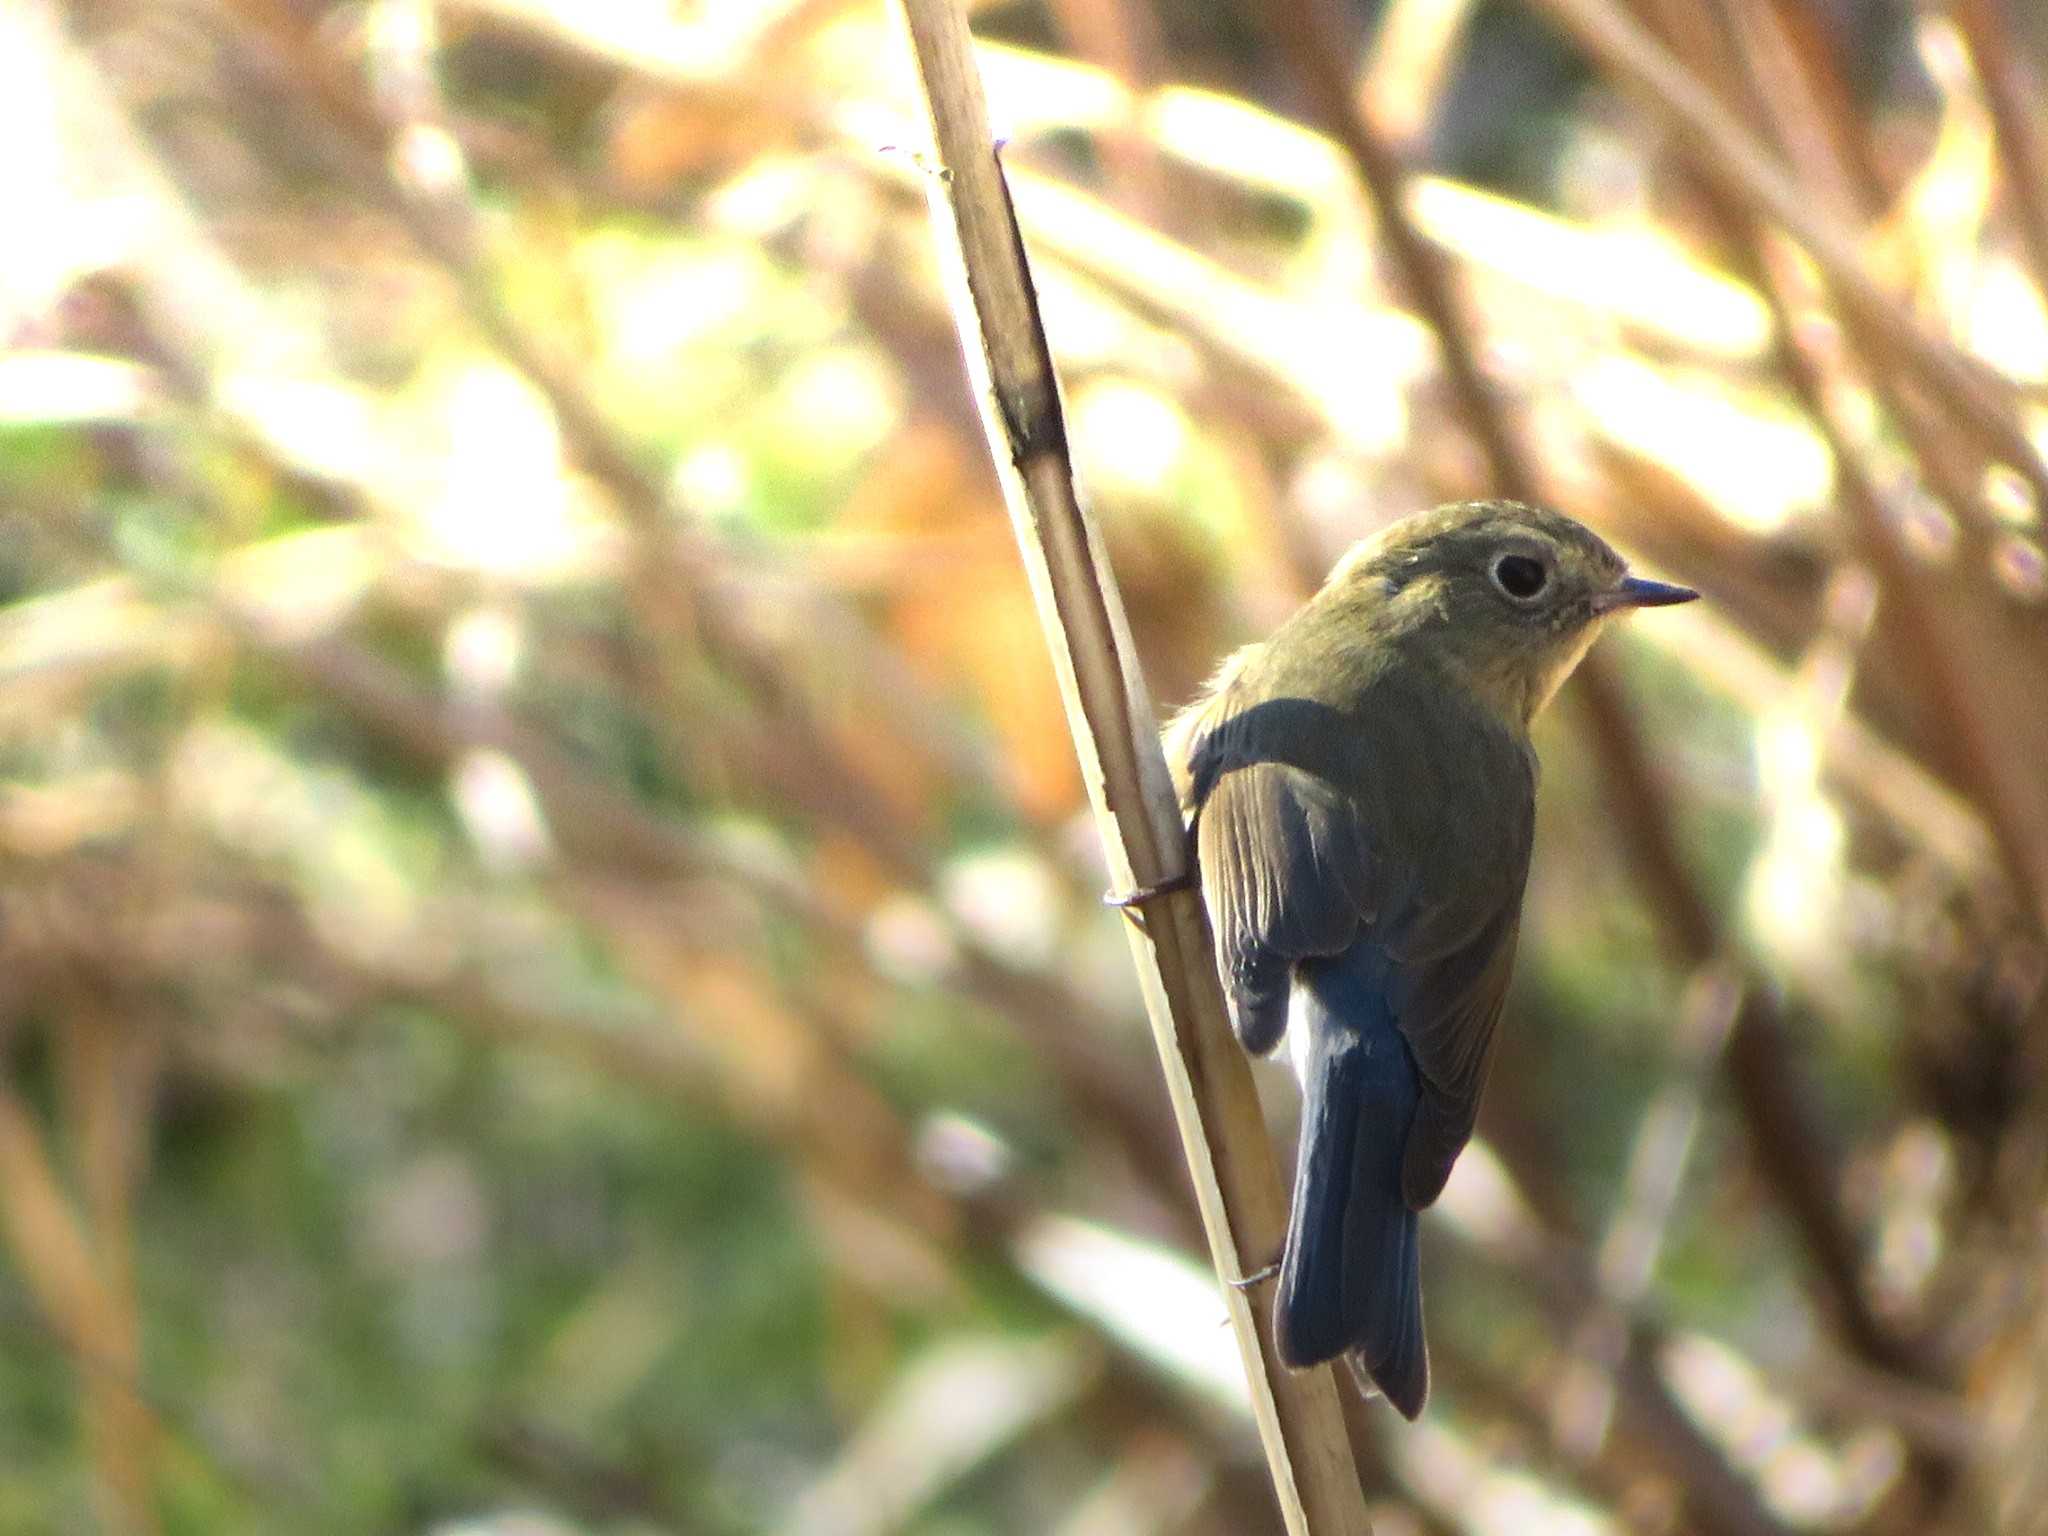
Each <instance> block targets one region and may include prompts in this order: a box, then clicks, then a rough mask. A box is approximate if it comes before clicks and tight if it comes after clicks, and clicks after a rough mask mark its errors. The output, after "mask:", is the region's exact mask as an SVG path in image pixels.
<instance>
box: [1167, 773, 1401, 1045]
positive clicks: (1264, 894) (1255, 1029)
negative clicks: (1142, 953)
mask: <svg viewBox="0 0 2048 1536" xmlns="http://www.w3.org/2000/svg"><path fill="white" fill-rule="evenodd" d="M1195 825H1196V848H1197V855H1198V858H1199V861H1200V865H1201V871H1202V894H1203V896H1204V897H1205V898H1206V900H1207V902H1208V906H1209V917H1210V921H1211V923H1212V924H1213V925H1214V927H1215V932H1216V955H1217V962H1218V965H1219V967H1220V969H1221V971H1222V973H1223V977H1224V980H1225V982H1226V983H1227V991H1228V993H1229V1002H1230V1014H1231V1023H1232V1025H1233V1026H1234V1027H1235V1029H1236V1031H1237V1036H1238V1038H1239V1040H1241V1041H1242V1042H1243V1043H1244V1045H1245V1048H1246V1049H1248V1050H1251V1051H1253V1052H1256V1053H1259V1054H1264V1053H1265V1052H1267V1051H1270V1050H1271V1049H1272V1048H1273V1047H1274V1046H1275V1045H1277V1044H1278V1043H1279V1041H1280V1037H1281V1035H1282V1034H1283V1033H1285V1031H1286V1027H1287V993H1288V985H1289V981H1290V979H1291V973H1292V970H1293V965H1294V962H1295V961H1297V960H1305V959H1308V958H1310V957H1312V956H1316V955H1333V954H1336V953H1338V952H1339V951H1340V950H1342V949H1344V948H1345V947H1346V946H1347V945H1349V944H1350V943H1351V942H1352V941H1353V939H1355V938H1356V937H1357V935H1358V932H1359V930H1360V928H1361V927H1362V926H1363V925H1364V924H1365V923H1367V922H1369V921H1370V920H1371V917H1372V908H1371V904H1370V894H1371V868H1372V863H1371V850H1370V849H1369V848H1368V847H1367V844H1366V839H1365V836H1364V833H1363V829H1362V828H1361V827H1360V825H1359V822H1358V817H1357V814H1356V812H1355V810H1354V808H1353V807H1352V805H1351V803H1350V802H1349V801H1348V800H1347V799H1346V798H1345V797H1344V796H1342V795H1340V794H1338V793H1337V792H1336V791H1335V790H1333V789H1331V788H1330V787H1329V785H1327V784H1325V783H1324V782H1323V781H1322V780H1320V779H1318V778H1316V777H1315V776H1313V775H1311V774H1309V773H1306V772H1304V771H1303V770H1301V769H1299V768H1295V767H1291V766H1289V765H1287V764H1285V763H1277V762H1252V763H1246V764H1244V765H1242V766H1239V767H1234V768H1231V769H1229V770H1228V771H1226V772H1223V773H1221V774H1219V775H1217V776H1215V777H1214V779H1213V782H1212V784H1211V786H1210V787H1209V789H1208V793H1207V795H1206V797H1205V798H1204V799H1203V800H1202V802H1201V805H1200V810H1199V815H1198V816H1197V818H1196V823H1195Z"/></svg>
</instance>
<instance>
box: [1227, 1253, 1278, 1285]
mask: <svg viewBox="0 0 2048 1536" xmlns="http://www.w3.org/2000/svg"><path fill="white" fill-rule="evenodd" d="M1279 1273H1280V1261H1279V1260H1278V1259H1275V1260H1274V1261H1273V1262H1272V1263H1270V1264H1267V1265H1265V1266H1263V1267H1262V1268H1259V1269H1255V1270H1253V1271H1252V1272H1251V1273H1250V1274H1248V1275H1239V1276H1238V1277H1237V1278H1236V1279H1231V1278H1230V1277H1229V1276H1227V1275H1226V1276H1225V1277H1224V1283H1225V1284H1226V1285H1228V1286H1229V1287H1230V1288H1231V1289H1232V1290H1233V1291H1248V1290H1250V1289H1251V1288H1252V1287H1253V1286H1255V1285H1257V1284H1259V1283H1260V1282H1261V1281H1265V1280H1270V1279H1272V1278H1273V1277H1274V1276H1275V1275H1277V1274H1279Z"/></svg>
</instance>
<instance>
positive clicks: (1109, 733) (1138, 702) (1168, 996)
mask: <svg viewBox="0 0 2048 1536" xmlns="http://www.w3.org/2000/svg"><path fill="white" fill-rule="evenodd" d="M902 13H903V16H904V18H905V20H906V22H907V24H908V28H909V33H910V41H911V47H912V50H913V52H914V54H915V56H916V61H917V67H918V74H919V78H920V80H921V82H922V85H923V90H924V99H925V106H926V109H927V112H928V114H929V117H930V123H931V128H932V138H933V143H934V145H935V146H936V152H937V157H938V158H937V162H936V164H935V166H934V167H933V169H932V173H931V178H930V192H931V197H932V205H933V225H934V230H935V234H936V238H937V241H938V245H939V251H940V259H941V261H942V262H943V263H944V264H945V265H946V267H947V270H948V275H949V279H950V286H951V289H952V294H953V299H954V310H955V316H956V319H957V321H958V324H959V327H960V335H961V343H962V346H963V348H964V349H965V351H966V354H967V360H968V368H969V372H970V374H971V375H972V376H973V378H974V381H975V383H976V385H977V388H978V394H979V397H980V402H981V407H982V423H983V426H984V428H985V430H986V432H987V435H988V439H989V447H990V452H991V454H992V456H993V458H994V460H995V465H996V470H997V473H998V476H999V477H1000V479H1001V480H1002V484H1003V492H1004V499H1005V502H1006V504H1007V505H1008V507H1009V509H1010V516H1011V522H1012V526H1013V528H1014V531H1015V533H1016V535H1017V542H1018V547H1019V549H1020V551H1021V553H1022V555H1023V559H1024V564H1025V568H1026V571H1027V572H1028V574H1029V576H1030V579H1031V587H1032V592H1033V595H1034V596H1035V598H1036V600H1037V604H1038V612H1039V618H1040V621H1041V624H1042V626H1043V628H1044V631H1045V635H1046V640H1047V643H1048V644H1049V646H1050V647H1051V650H1052V657H1053V665H1054V668H1055V670H1056V671H1057V673H1058V674H1059V680H1060V691H1061V696H1062V698H1063V699H1064V701H1065V704H1066V710H1067V719H1068V725H1069V727H1070V729H1071V730H1072V733H1073V737H1074V745H1075V750H1076V752H1077V753H1078V754H1079V756H1080V759H1081V768H1082V777H1083V779H1084V780H1085V782H1086V783H1087V786H1088V791H1089V796H1090V799H1091V800H1092V802H1093V804H1094V807H1095V814H1096V824H1097V828H1098V830H1099V831H1100V833H1101V836H1102V841H1103V847H1104V850H1105V852H1106V853H1107V855H1108V863H1109V868H1110V872H1111V878H1112V879H1113V880H1115V881H1116V882H1117V883H1118V885H1119V886H1120V887H1122V888H1126V889H1128V888H1132V887H1139V888H1146V887H1160V886H1165V885H1169V884H1172V883H1173V882H1175V881H1177V880H1182V879H1184V878H1185V877H1186V876H1187V875H1188V873H1189V858H1188V849H1187V840H1186V835H1185V832H1184V830H1183V828H1182V825H1181V817H1180V809H1179V806H1178V803H1177V801H1176V798H1175V795H1174V792H1173V787H1172V783H1171V780H1170V779H1169V777H1168V775H1167V770H1166V761H1165V758H1164V756H1163V755H1162V754H1161V752H1160V749H1159V744H1158V733H1157V723H1156V721H1155V720H1154V718H1153V715H1152V709H1151V705H1150V703H1149V701H1148V700H1147V697H1146V694H1145V690H1144V686H1143V682H1142V679H1141V678H1140V677H1139V674H1138V669H1137V666H1136V663H1135V660H1134V658H1133V654H1132V649H1131V643H1130V635H1129V630H1128V627H1127V625H1126V623H1125V620H1124V614H1123V605H1122V600H1121V598H1120V597H1119V595H1118V593H1117V590H1116V586H1115V584H1114V581H1113V579H1112V578H1111V576H1110V574H1109V569H1108V562H1107V561H1106V559H1105V558H1104V556H1103V553H1102V548H1101V543H1100V540H1099V538H1098V535H1097V532H1096V530H1095V528H1094V525H1093V523H1092V521H1091V520H1090V519H1089V518H1088V517H1087V515H1086V514H1085V513H1084V512H1083V510H1082V508H1081V506H1080V503H1079V500H1078V498H1077V496H1076V494H1075V489H1074V481H1073V470H1072V466H1071V464H1070V462H1069V459H1068V454H1067V446H1066V431H1065V425H1064V422H1063V419H1062V415H1061V409H1060V399H1059V386H1058V382H1057V380H1056V378H1055V377H1054V374H1053V368H1052V358H1051V354H1050V352H1049V350H1048V348H1047V345H1046V339H1045V332H1044V328H1043V326H1042V324H1041V323H1040V320H1039V315H1038V306H1037V299H1036V296H1035V294H1034V292H1033V289H1032V285H1031V278H1030V274H1029V272H1028V270H1027V269H1026V266H1025V261H1024V254H1023V247H1022V242H1021V237H1020V235H1019V233H1018V229H1017V224H1016V219H1015V216H1014V213H1013V211H1012V208H1011V205H1010V198H1009V191H1008V188H1007V186H1006V184H1005V183H1004V180H1003V175H1002V170H1001V167H1000V166H999V165H998V164H997V162H996V156H995V149H994V146H993V144H992V142H991V139H990V134H989V127H988V113H987V108H986V106H985V104H984V101H983V97H982V89H981V81H980V76H979V74H978V72H977V70H976V67H975V63H974V57H973V51H972V41H971V39H970V37H969V34H968V30H967V22H966V18H965V16H964V14H963V13H962V11H961V10H960V8H959V6H958V5H957V3H955V0H904V3H903V7H902ZM1144 914H1145V916H1144V922H1143V925H1142V927H1140V926H1139V925H1138V924H1136V923H1134V924H1133V928H1132V934H1131V947H1132V954H1133V957H1134V959H1135V961H1136V963H1137V966H1138V974H1139V980H1140V983H1141V985H1142V988H1143V991H1144V994H1145V1006H1146V1012H1147V1014H1148V1015H1149V1016H1150V1018H1151V1021H1152V1027H1153V1034H1154V1037H1155V1039H1156V1041H1157V1044H1158V1046H1159V1052H1160V1060H1161V1064H1162V1066H1163V1068H1164V1070H1165V1073H1166V1079H1167V1087H1168V1091H1169V1094H1170V1096H1171V1098H1172V1100H1173V1107H1174V1114H1175V1118H1176V1120H1177V1122H1178V1124H1179V1127H1180V1132H1181V1140H1182V1145H1183V1149H1184V1150H1185V1152H1186V1154H1187V1158H1188V1167H1189V1172H1190V1174H1191V1175H1192V1177H1193V1180H1194V1185H1195V1192H1196V1198H1197V1203H1198V1205H1199V1206H1200V1209H1201V1212H1202V1221H1203V1225H1204V1228H1205V1229H1206V1231H1207V1233H1208V1237H1209V1246H1210V1252H1211V1256H1212V1257H1213V1259H1214V1261H1215V1263H1216V1267H1217V1270H1218V1273H1219V1274H1220V1275H1221V1276H1222V1277H1223V1278H1224V1280H1225V1281H1226V1282H1229V1281H1234V1280H1237V1279H1239V1278H1240V1277H1244V1276H1247V1275H1250V1274H1251V1273H1253V1272H1254V1271H1256V1270H1258V1269H1260V1268H1261V1267H1262V1266H1264V1265H1266V1264H1267V1263H1269V1262H1270V1261H1271V1260H1272V1259H1273V1258H1274V1257H1275V1256H1276V1255H1277V1253H1278V1251H1279V1248H1280V1245H1281V1241H1282V1232H1283V1229H1284V1226H1285V1221H1286V1213H1287V1197H1286V1192H1285V1189H1284V1187H1283V1185H1282V1184H1281V1181H1280V1176H1279V1171H1278V1169H1277V1168H1276V1167H1275V1165H1274V1161H1273V1151H1272V1143H1271V1140H1270V1138H1269V1136H1268V1134H1267V1131H1266V1126H1265V1120H1264V1117H1263V1115H1262V1114H1261V1112H1260V1109H1259V1103H1258V1098H1257V1095H1256V1094H1255V1092H1254V1090H1253V1086H1252V1080H1251V1072H1250V1068H1249V1066H1248V1064H1247V1062H1246V1060H1245V1058H1244V1054H1243V1053H1242V1052H1241V1051H1240V1050H1239V1049H1238V1047H1237V1044H1236V1042H1235V1040H1234V1039H1232V1037H1231V1035H1230V1032H1229V1029H1228V1026H1227V1025H1226V1023H1225V1018H1224V1010H1223V997H1222V992H1221V989H1220V987H1219V985H1218V982H1217V978H1216V968H1215V961H1214V957H1213V955H1212V953H1211V950H1210V945H1209V938H1208V930H1207V925H1206V923H1205V922H1204V919H1203V915H1202V910H1201V898H1200V897H1199V895H1198V894H1197V893H1196V892H1195V891H1193V890H1192V889H1189V888H1185V887H1183V888H1179V889H1175V890H1171V891H1167V892H1165V893H1164V894H1161V895H1158V896H1156V897H1154V898H1152V899H1150V900H1148V901H1146V902H1145V903H1144ZM1270 1288H1271V1281H1270V1279H1268V1280H1262V1281H1260V1282H1259V1283H1258V1284H1256V1285H1252V1286H1241V1285H1237V1284H1226V1285H1225V1286H1224V1290H1223V1294H1224V1297H1225V1300H1226V1302H1227V1305H1228V1307H1229V1311H1230V1318H1231V1324H1232V1326H1233V1328H1234V1330H1235V1332H1236V1335H1237V1340H1238V1346H1239V1350H1240V1352H1241V1353H1242V1355H1243V1358H1244V1364H1245V1371H1246V1375H1247V1377H1248V1378H1249V1382H1250V1386H1251V1399H1252V1411H1253V1417H1254V1419H1255V1421H1256V1423H1257V1425H1258V1430H1259V1438H1260V1440H1261V1442H1262V1443H1263V1445H1264V1447H1265V1451H1266V1460H1267V1464H1268V1467H1269V1469H1270V1470H1271V1472H1272V1476H1273V1483H1274V1489H1275V1492H1276V1494H1277V1495H1278V1498H1279V1502H1280V1508H1281V1513H1282V1516H1283V1518H1284V1519H1285V1521H1286V1525H1287V1529H1288V1530H1289V1531H1290V1532H1293V1533H1296V1536H1306V1533H1311V1532H1315V1533H1323V1532H1361V1533H1362V1532H1366V1531H1368V1530H1369V1523H1368V1521H1367V1519H1366V1514H1365V1507H1364V1501H1363V1499H1362V1498H1361V1496H1360V1490H1359V1484H1358V1473H1357V1469H1356V1466H1355V1465H1354V1463H1353V1461H1352V1456H1351V1445H1350V1440H1349V1438H1348V1436H1347V1434H1346V1431H1345V1427H1344V1420H1343V1415H1342V1411H1341V1408H1340V1405H1339V1402H1338V1398H1337V1388H1336V1384H1335V1382H1334V1381H1333V1379H1332V1377H1331V1374H1330V1372H1329V1370H1328V1369H1327V1368H1317V1369H1315V1370H1311V1371H1303V1372H1292V1371H1289V1370H1288V1369H1287V1368H1286V1367H1285V1366H1283V1365H1282V1364H1281V1363H1280V1360H1279V1357H1278V1354H1277V1353H1276V1351H1275V1348H1274V1343H1273V1336H1272V1328H1271V1309H1270V1307H1269V1306H1267V1305H1265V1304H1264V1303H1265V1301H1266V1299H1267V1298H1268V1297H1269V1296H1270Z"/></svg>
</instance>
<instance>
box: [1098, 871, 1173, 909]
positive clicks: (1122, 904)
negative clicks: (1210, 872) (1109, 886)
mask: <svg viewBox="0 0 2048 1536" xmlns="http://www.w3.org/2000/svg"><path fill="white" fill-rule="evenodd" d="M1194 884H1195V872H1194V871H1193V870H1192V869H1184V870H1182V871H1181V872H1180V873H1179V874H1177V875H1175V876H1174V877H1173V878H1172V879H1170V880H1161V881H1160V882H1159V883H1158V884H1157V885H1141V886H1138V887H1137V888H1136V889H1135V890H1129V891H1105V892H1103V894H1102V904H1103V905H1104V906H1105V907H1115V908H1117V909H1118V910H1119V911H1122V912H1136V911H1140V910H1141V909H1142V908H1143V907H1144V905H1145V903H1146V902H1148V901H1157V900H1158V899H1159V898H1160V897H1161V896H1171V895H1172V894H1173V893H1174V892H1175V891H1186V890H1192V889H1193V888H1194Z"/></svg>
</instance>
